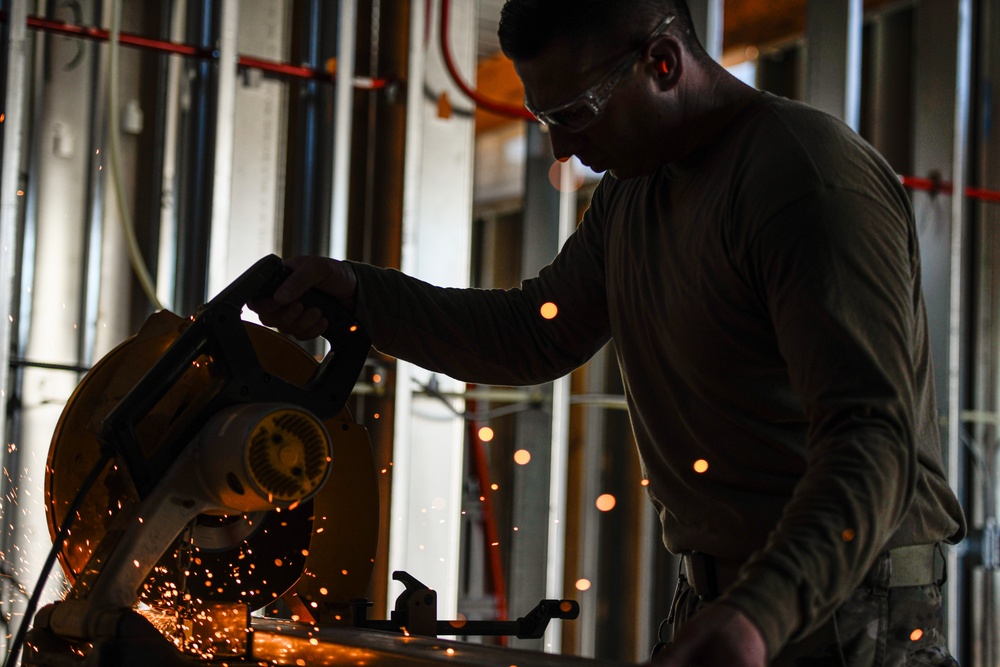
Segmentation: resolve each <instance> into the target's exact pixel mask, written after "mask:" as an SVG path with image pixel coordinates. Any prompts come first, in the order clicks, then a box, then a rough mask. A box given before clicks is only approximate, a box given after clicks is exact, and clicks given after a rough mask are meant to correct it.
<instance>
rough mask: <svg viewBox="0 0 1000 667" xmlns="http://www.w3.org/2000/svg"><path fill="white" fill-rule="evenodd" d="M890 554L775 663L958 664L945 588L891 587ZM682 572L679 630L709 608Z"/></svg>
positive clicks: (819, 666)
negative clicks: (946, 617)
mask: <svg viewBox="0 0 1000 667" xmlns="http://www.w3.org/2000/svg"><path fill="white" fill-rule="evenodd" d="M886 560H887V557H886V556H882V557H880V558H879V560H878V561H877V562H876V564H875V566H874V567H873V568H872V570H871V572H870V573H869V574H868V576H867V577H866V579H865V582H864V583H863V584H862V585H861V586H860V587H859V588H857V589H856V590H855V591H854V593H853V594H852V595H851V596H850V597H849V598H848V599H847V600H845V601H844V602H843V603H842V604H841V606H840V607H839V608H838V609H837V611H836V613H835V614H834V615H833V617H832V618H831V619H829V620H828V621H827V622H826V623H825V624H824V625H822V626H821V627H820V628H819V629H817V630H816V631H815V632H813V633H812V634H810V635H809V636H807V637H805V638H804V639H802V640H800V641H798V642H796V643H794V644H790V645H788V646H786V647H785V648H784V649H783V650H782V651H781V653H780V654H778V656H776V657H775V659H774V660H773V661H771V667H939V666H940V667H958V662H957V661H956V660H955V659H954V658H953V657H952V656H951V654H950V653H949V652H948V649H947V647H946V646H945V643H946V642H945V636H944V632H943V622H942V617H941V616H942V615H941V587H940V585H939V584H931V585H929V586H907V587H900V588H889V586H888V578H889V575H888V572H889V569H888V567H886V565H887V562H885V561H886ZM708 604H709V602H708V601H705V600H703V599H701V598H699V597H698V596H697V595H695V593H694V591H693V590H692V589H691V586H690V585H689V584H688V583H687V580H686V579H685V578H684V576H683V575H681V577H680V580H679V581H678V595H677V596H676V598H675V604H674V610H673V616H674V629H675V630H676V629H677V628H679V627H680V626H681V625H683V624H684V622H685V621H687V620H688V619H689V618H691V617H692V616H693V615H694V614H695V613H697V612H698V610H699V609H701V608H703V607H705V606H707V605H708Z"/></svg>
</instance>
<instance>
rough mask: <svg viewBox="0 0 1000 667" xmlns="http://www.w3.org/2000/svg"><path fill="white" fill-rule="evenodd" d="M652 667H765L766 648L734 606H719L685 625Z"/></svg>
mask: <svg viewBox="0 0 1000 667" xmlns="http://www.w3.org/2000/svg"><path fill="white" fill-rule="evenodd" d="M652 665H653V667H696V666H697V667H765V666H766V665H767V645H766V644H765V643H764V637H763V636H762V635H761V634H760V630H758V629H757V626H756V625H754V624H753V622H752V621H751V620H750V619H749V618H747V616H746V615H745V614H744V613H743V612H742V611H740V610H739V609H737V608H736V607H733V606H731V605H727V604H725V603H720V604H716V605H712V606H711V607H708V608H706V609H705V610H704V611H701V612H699V613H698V614H697V615H695V617H694V618H692V619H691V620H690V621H688V622H686V623H685V624H684V625H683V626H682V627H681V629H680V631H678V633H677V636H676V637H674V641H673V643H671V644H670V645H668V646H667V647H666V648H665V649H663V651H661V652H660V653H658V654H657V656H656V658H655V659H654V660H653V662H652Z"/></svg>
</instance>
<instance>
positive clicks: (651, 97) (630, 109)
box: [499, 0, 713, 177]
mask: <svg viewBox="0 0 1000 667" xmlns="http://www.w3.org/2000/svg"><path fill="white" fill-rule="evenodd" d="M499 35H500V43H501V47H502V48H503V50H504V53H505V54H506V55H507V56H508V57H510V58H511V59H512V60H513V61H514V67H515V69H516V70H517V73H518V76H520V78H521V81H522V82H523V83H524V88H525V104H526V105H527V106H528V108H529V109H531V110H532V111H533V112H534V113H535V114H536V116H538V118H539V119H540V120H542V121H543V122H544V123H545V124H546V125H548V126H549V129H550V138H551V140H552V148H553V152H554V154H555V156H556V157H557V158H565V157H569V156H571V155H576V156H578V157H579V158H580V159H581V160H582V161H583V162H584V164H587V165H589V166H591V167H593V168H594V169H596V170H598V171H603V170H608V171H611V172H612V173H613V174H614V175H616V176H619V177H630V176H636V175H641V174H648V173H651V172H652V171H653V170H655V169H656V168H657V167H659V166H661V165H662V164H664V163H666V162H669V161H671V160H673V159H676V158H678V157H679V156H680V155H681V154H683V151H682V149H683V141H678V135H680V134H681V132H682V127H681V122H682V119H683V117H684V115H685V112H686V110H685V108H684V102H683V100H684V99H685V96H686V95H687V93H686V92H684V91H683V90H682V89H683V88H685V87H694V86H696V85H698V82H700V81H702V80H703V78H701V77H699V76H698V70H700V69H703V68H704V67H703V66H704V65H706V64H707V63H712V62H713V61H712V60H711V58H709V56H708V55H707V54H706V53H705V51H704V49H703V48H702V46H701V44H700V43H699V42H698V39H697V37H696V35H695V32H694V30H693V27H692V23H691V15H690V12H689V11H688V8H687V4H686V2H685V1H684V0H615V1H610V0H507V3H506V5H505V6H504V8H503V11H502V13H501V18H500V30H499ZM679 86H680V87H679ZM695 94H697V92H696V91H695Z"/></svg>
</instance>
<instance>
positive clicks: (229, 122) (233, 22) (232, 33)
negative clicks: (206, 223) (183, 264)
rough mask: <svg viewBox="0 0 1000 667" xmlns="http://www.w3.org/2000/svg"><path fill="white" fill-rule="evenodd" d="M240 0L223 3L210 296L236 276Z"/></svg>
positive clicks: (209, 257) (213, 180)
mask: <svg viewBox="0 0 1000 667" xmlns="http://www.w3.org/2000/svg"><path fill="white" fill-rule="evenodd" d="M239 10H240V5H239V0H222V15H221V16H220V18H219V42H218V48H219V75H218V78H217V79H216V88H215V91H214V94H215V156H214V166H213V171H214V175H213V178H212V186H213V187H212V218H211V220H212V223H211V231H210V232H209V254H208V296H212V295H215V294H217V293H218V292H219V291H220V290H222V288H223V287H225V286H226V285H227V284H228V283H229V281H230V280H232V278H233V277H234V276H231V275H229V274H230V272H229V270H228V264H229V262H228V255H229V236H230V229H229V225H230V220H229V212H230V208H231V206H230V205H231V202H232V197H233V140H234V137H233V128H234V126H235V123H234V116H235V114H236V81H237V76H236V75H237V71H236V70H237V63H238V61H239V53H238V52H237V50H236V38H237V35H238V34H239Z"/></svg>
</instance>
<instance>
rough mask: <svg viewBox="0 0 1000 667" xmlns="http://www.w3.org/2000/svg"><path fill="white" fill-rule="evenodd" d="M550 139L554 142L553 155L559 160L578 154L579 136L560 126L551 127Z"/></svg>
mask: <svg viewBox="0 0 1000 667" xmlns="http://www.w3.org/2000/svg"><path fill="white" fill-rule="evenodd" d="M549 140H550V141H551V142H552V157H554V158H555V159H557V160H568V159H569V158H571V157H573V156H574V155H575V154H576V149H577V145H576V144H577V136H576V135H574V134H573V133H572V132H567V131H566V130H563V129H561V128H558V127H552V126H550V127H549Z"/></svg>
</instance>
